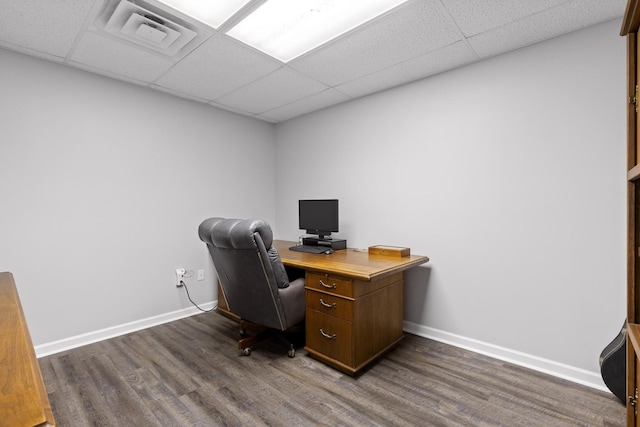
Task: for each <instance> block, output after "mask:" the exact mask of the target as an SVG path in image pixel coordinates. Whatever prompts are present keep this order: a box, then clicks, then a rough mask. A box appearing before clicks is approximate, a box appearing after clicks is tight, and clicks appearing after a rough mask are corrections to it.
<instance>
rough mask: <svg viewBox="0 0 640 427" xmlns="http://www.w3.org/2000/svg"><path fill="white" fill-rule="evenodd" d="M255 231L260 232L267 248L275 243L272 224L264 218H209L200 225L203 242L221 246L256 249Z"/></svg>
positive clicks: (199, 233) (199, 229)
mask: <svg viewBox="0 0 640 427" xmlns="http://www.w3.org/2000/svg"><path fill="white" fill-rule="evenodd" d="M254 233H259V234H260V237H261V238H262V241H263V242H264V246H265V248H267V249H268V248H270V247H271V244H272V243H273V231H271V226H270V225H269V224H268V223H267V222H266V221H264V220H262V219H225V218H209V219H205V220H204V221H202V223H201V224H200V226H199V227H198V235H199V236H200V240H202V241H203V242H205V243H207V244H209V245H213V246H216V247H219V248H228V249H255V248H256V244H255V241H254V238H253V234H254Z"/></svg>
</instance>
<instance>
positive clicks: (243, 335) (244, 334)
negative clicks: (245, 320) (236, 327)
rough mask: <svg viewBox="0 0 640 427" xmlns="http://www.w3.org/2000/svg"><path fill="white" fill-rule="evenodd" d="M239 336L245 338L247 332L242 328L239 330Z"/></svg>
mask: <svg viewBox="0 0 640 427" xmlns="http://www.w3.org/2000/svg"><path fill="white" fill-rule="evenodd" d="M240 336H241V337H245V336H247V330H246V329H244V328H242V329H240Z"/></svg>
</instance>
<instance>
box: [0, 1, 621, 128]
mask: <svg viewBox="0 0 640 427" xmlns="http://www.w3.org/2000/svg"><path fill="white" fill-rule="evenodd" d="M349 1H352V0H349ZM358 1H366V0H358ZM626 3H627V0H520V1H517V0H474V1H471V0H409V1H407V2H406V3H403V4H402V5H400V6H398V7H396V8H394V9H392V10H390V11H388V12H387V13H385V14H384V15H382V16H380V17H378V18H374V19H373V20H371V21H369V22H367V23H365V24H363V25H361V26H360V27H358V28H355V29H353V30H351V31H349V32H348V33H346V34H343V35H342V36H340V37H338V38H337V39H334V40H332V41H329V42H327V43H325V44H324V45H322V46H320V47H318V48H316V49H314V50H312V51H310V52H308V53H307V54H305V55H302V56H300V57H298V58H296V59H294V60H292V61H290V62H287V63H284V62H281V61H279V60H277V59H275V58H272V57H269V56H267V55H266V54H264V53H262V52H260V51H258V50H256V49H254V48H252V47H249V46H247V45H244V44H242V43H241V42H239V41H237V40H235V39H233V38H231V37H230V36H227V35H226V34H224V33H223V32H218V31H216V30H214V29H212V28H210V27H207V26H206V25H204V24H202V23H200V22H199V21H197V20H194V19H193V18H190V17H188V16H186V15H183V14H181V13H180V12H178V11H175V10H172V9H171V8H169V7H168V6H166V5H164V4H162V3H160V2H157V1H155V0H144V1H143V0H135V1H130V2H127V1H124V2H123V1H122V0H56V1H42V0H21V1H15V0H0V8H1V9H0V10H1V12H0V47H2V48H5V49H8V50H12V51H16V52H20V53H23V54H27V55H31V56H35V57H38V58H42V59H45V60H49V61H53V62H56V63H61V64H64V65H67V66H69V67H74V68H78V69H82V70H85V71H88V72H92V73H97V74H101V75H104V76H108V77H111V78H114V79H118V80H122V81H126V82H129V83H133V84H136V85H141V86H145V87H148V88H150V89H154V90H159V91H163V92H166V93H169V94H171V95H174V96H178V97H182V98H187V99H190V100H194V101H196V102H201V103H205V104H209V105H211V106H213V107H216V108H222V109H224V110H228V111H232V112H236V113H239V114H243V115H246V116H250V117H255V118H257V119H260V120H264V121H267V122H272V123H278V122H283V121H286V120H289V119H291V118H294V117H297V116H300V115H303V114H307V113H310V112H313V111H316V110H320V109H323V108H326V107H329V106H332V105H336V104H339V103H342V102H345V101H348V100H351V99H355V98H359V97H362V96H366V95H369V94H372V93H375V92H379V91H383V90H385V89H389V88H392V87H394V86H398V85H402V84H405V83H409V82H412V81H415V80H418V79H422V78H425V77H428V76H431V75H434V74H438V73H441V72H444V71H447V70H451V69H454V68H457V67H461V66H464V65H466V64H470V63H473V62H476V61H480V60H482V59H485V58H488V57H492V56H495V55H499V54H502V53H505V52H508V51H511V50H515V49H518V48H521V47H524V46H528V45H531V44H534V43H537V42H540V41H543V40H548V39H551V38H553V37H558V36H560V35H563V34H566V33H569V32H572V31H576V30H579V29H582V28H586V27H589V26H592V25H596V24H599V23H601V22H605V21H608V20H611V19H616V18H621V17H622V16H623V14H624V10H625V7H626ZM118 10H119V12H118ZM123 10H124V12H123ZM116 12H118V13H120V14H121V15H122V16H118V15H117V13H116ZM114 15H116V16H114ZM160 32H162V34H160ZM168 37H170V38H172V39H175V40H178V41H179V42H178V44H174V43H176V42H174V41H171V43H169V39H168ZM167 44H169V47H167V46H164V45H167Z"/></svg>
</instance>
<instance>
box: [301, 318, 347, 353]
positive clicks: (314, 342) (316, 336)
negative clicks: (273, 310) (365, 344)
mask: <svg viewBox="0 0 640 427" xmlns="http://www.w3.org/2000/svg"><path fill="white" fill-rule="evenodd" d="M305 322H306V325H307V326H306V347H307V348H309V349H312V350H315V351H316V352H318V353H321V354H322V355H324V356H326V357H328V358H330V359H333V360H336V361H338V362H341V363H343V364H345V365H348V366H351V365H352V364H353V340H352V335H353V334H352V324H351V322H349V321H347V320H344V319H339V318H337V317H333V316H329V315H327V314H324V313H320V312H318V311H315V310H310V309H307V318H306V319H305Z"/></svg>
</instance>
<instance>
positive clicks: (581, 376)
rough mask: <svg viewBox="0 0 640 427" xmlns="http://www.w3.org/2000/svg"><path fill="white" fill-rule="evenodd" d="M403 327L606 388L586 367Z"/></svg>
mask: <svg viewBox="0 0 640 427" xmlns="http://www.w3.org/2000/svg"><path fill="white" fill-rule="evenodd" d="M403 327H404V330H405V331H406V332H409V333H411V334H414V335H418V336H421V337H425V338H429V339H432V340H434V341H439V342H442V343H445V344H450V345H453V346H456V347H460V348H464V349H465V350H470V351H473V352H475V353H480V354H484V355H485V356H489V357H493V358H495V359H499V360H503V361H505V362H509V363H513V364H515V365H519V366H524V367H525V368H529V369H533V370H535V371H539V372H544V373H545V374H549V375H553V376H555V377H559V378H563V379H565V380H569V381H572V382H575V383H578V384H582V385H586V386H589V387H592V388H595V389H598V390H603V391H607V392H608V391H609V389H608V388H607V386H606V385H605V383H604V381H603V380H602V376H601V375H600V373H599V372H591V371H587V370H585V369H581V368H576V367H574V366H569V365H565V364H563V363H559V362H555V361H553V360H549V359H544V358H542V357H538V356H533V355H531V354H526V353H522V352H519V351H516V350H511V349H508V348H504V347H500V346H497V345H493V344H489V343H486V342H482V341H478V340H475V339H472V338H467V337H463V336H461V335H456V334H452V333H449V332H445V331H441V330H439V329H435V328H430V327H428V326H423V325H418V324H416V323H412V322H407V321H405V322H404V324H403Z"/></svg>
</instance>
